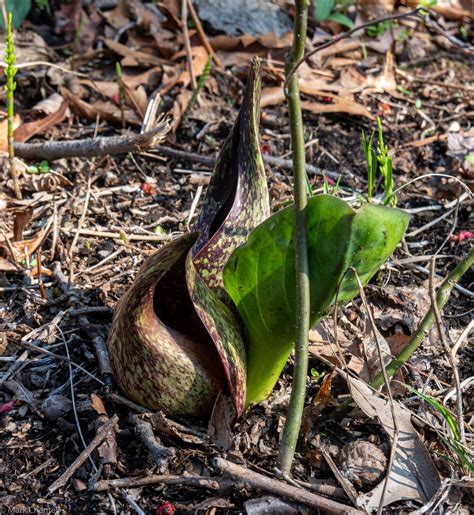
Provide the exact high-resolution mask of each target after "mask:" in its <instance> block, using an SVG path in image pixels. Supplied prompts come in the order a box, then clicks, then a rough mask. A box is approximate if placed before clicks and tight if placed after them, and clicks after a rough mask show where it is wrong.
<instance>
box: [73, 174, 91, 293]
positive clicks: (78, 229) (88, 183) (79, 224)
mask: <svg viewBox="0 0 474 515" xmlns="http://www.w3.org/2000/svg"><path fill="white" fill-rule="evenodd" d="M90 196H91V178H90V177H89V179H88V180H87V192H86V198H85V200H84V209H83V210H82V214H81V218H80V219H79V223H78V224H77V229H76V232H75V233H74V238H73V239H72V243H71V246H70V247H69V284H68V286H71V285H72V283H73V282H74V261H73V258H74V250H75V248H76V243H77V240H78V239H79V234H80V232H81V228H82V225H83V224H84V220H85V218H86V213H87V208H88V206H89V198H90Z"/></svg>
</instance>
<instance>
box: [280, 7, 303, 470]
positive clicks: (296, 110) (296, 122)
mask: <svg viewBox="0 0 474 515" xmlns="http://www.w3.org/2000/svg"><path fill="white" fill-rule="evenodd" d="M308 7H309V1H308V0H296V13H295V21H294V30H293V32H294V41H293V48H292V51H291V54H290V56H289V59H288V62H287V65H286V72H287V73H289V71H290V70H291V69H292V68H293V67H294V65H295V63H297V62H298V61H299V60H300V59H301V58H302V57H303V54H304V47H305V42H306V28H307V23H308ZM288 110H289V114H290V128H291V148H292V154H293V177H294V198H295V268H296V270H295V273H296V331H295V368H294V372H293V384H292V390H291V397H290V403H289V406H288V413H287V416H286V422H285V428H284V430H283V437H282V441H281V446H280V455H279V464H280V469H281V471H282V472H283V474H284V475H288V474H289V473H290V470H291V464H292V462H293V457H294V454H295V449H296V443H297V441H298V434H299V431H300V427H301V419H302V415H303V408H304V398H305V392H306V376H307V372H308V331H309V307H310V298H309V263H308V248H307V241H306V240H307V234H306V206H307V202H308V199H307V196H306V163H305V146H304V132H303V116H302V112H301V101H300V90H299V83H298V74H296V73H294V74H293V76H292V77H291V79H290V81H289V83H288Z"/></svg>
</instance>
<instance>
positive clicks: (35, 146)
mask: <svg viewBox="0 0 474 515" xmlns="http://www.w3.org/2000/svg"><path fill="white" fill-rule="evenodd" d="M167 132H168V123H167V122H166V121H162V122H160V124H159V125H158V127H156V128H154V129H152V130H150V131H148V132H144V133H143V134H130V135H127V136H110V137H107V136H100V137H98V138H85V139H80V140H71V141H54V142H53V141H48V142H45V143H15V147H14V148H15V153H16V155H17V156H18V157H21V158H23V159H31V160H35V159H46V160H47V161H53V160H54V159H61V158H65V157H102V156H105V155H108V154H125V153H128V152H140V151H141V150H147V149H150V148H156V146H157V145H158V144H159V143H160V142H161V141H163V139H164V137H165V135H166V134H167Z"/></svg>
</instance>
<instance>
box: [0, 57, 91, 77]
mask: <svg viewBox="0 0 474 515" xmlns="http://www.w3.org/2000/svg"><path fill="white" fill-rule="evenodd" d="M7 66H8V64H7V63H4V62H3V61H0V68H6V67H7ZM38 66H46V67H48V68H55V69H56V70H61V71H62V72H64V73H69V74H71V75H76V77H82V78H84V79H90V75H88V74H87V73H81V72H76V71H74V70H69V69H68V68H64V66H60V65H59V64H54V63H48V62H47V61H30V62H28V63H16V64H15V68H16V69H17V70H21V69H23V68H36V67H38Z"/></svg>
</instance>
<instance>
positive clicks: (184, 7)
mask: <svg viewBox="0 0 474 515" xmlns="http://www.w3.org/2000/svg"><path fill="white" fill-rule="evenodd" d="M181 24H182V29H183V39H184V48H185V49H186V58H187V60H188V68H189V74H190V76H191V86H192V88H193V90H194V89H196V88H197V82H196V75H194V67H193V55H192V53H191V42H190V41H189V31H188V2H187V0H181Z"/></svg>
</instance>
